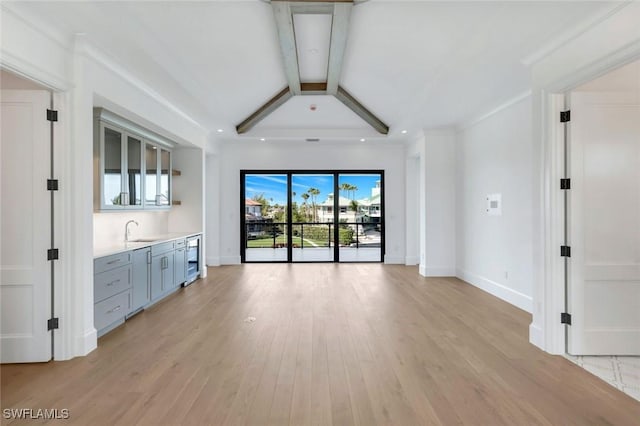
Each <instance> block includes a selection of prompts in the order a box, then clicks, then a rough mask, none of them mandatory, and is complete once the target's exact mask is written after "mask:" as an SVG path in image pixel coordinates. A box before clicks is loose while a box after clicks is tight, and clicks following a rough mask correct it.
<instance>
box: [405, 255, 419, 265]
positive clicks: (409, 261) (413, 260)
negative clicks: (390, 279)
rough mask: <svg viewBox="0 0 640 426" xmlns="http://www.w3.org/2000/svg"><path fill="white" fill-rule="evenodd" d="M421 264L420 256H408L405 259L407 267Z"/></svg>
mask: <svg viewBox="0 0 640 426" xmlns="http://www.w3.org/2000/svg"><path fill="white" fill-rule="evenodd" d="M419 263H420V257H419V256H407V257H405V258H404V264H405V265H406V266H415V265H417V264H419Z"/></svg>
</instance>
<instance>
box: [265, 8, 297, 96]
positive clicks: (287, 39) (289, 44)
mask: <svg viewBox="0 0 640 426" xmlns="http://www.w3.org/2000/svg"><path fill="white" fill-rule="evenodd" d="M271 6H272V7H273V15H274V17H275V20H276V28H277V29H278V40H279V41H280V52H281V53H282V62H283V64H284V73H285V75H286V77H287V83H288V84H289V89H290V90H291V92H292V94H294V95H300V94H301V90H300V70H299V67H298V51H297V49H296V35H295V32H294V30H293V15H292V14H291V6H290V2H288V1H274V2H272V3H271Z"/></svg>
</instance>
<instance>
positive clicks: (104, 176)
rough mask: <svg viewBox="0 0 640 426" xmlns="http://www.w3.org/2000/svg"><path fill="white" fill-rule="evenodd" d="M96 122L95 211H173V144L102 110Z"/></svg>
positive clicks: (96, 111)
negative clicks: (152, 209)
mask: <svg viewBox="0 0 640 426" xmlns="http://www.w3.org/2000/svg"><path fill="white" fill-rule="evenodd" d="M94 118H95V122H94V209H95V210H97V211H99V210H118V209H137V210H140V209H148V208H154V209H155V208H159V207H160V208H168V207H170V206H171V151H170V149H168V148H167V146H173V145H172V143H171V142H170V141H167V140H165V139H163V138H162V137H161V136H158V135H155V134H154V133H152V132H150V131H148V130H146V129H143V128H141V127H139V126H137V125H135V124H134V123H131V122H129V121H127V120H125V119H123V118H121V117H118V116H116V115H115V114H112V113H110V112H108V111H105V110H103V109H101V108H96V109H95V110H94Z"/></svg>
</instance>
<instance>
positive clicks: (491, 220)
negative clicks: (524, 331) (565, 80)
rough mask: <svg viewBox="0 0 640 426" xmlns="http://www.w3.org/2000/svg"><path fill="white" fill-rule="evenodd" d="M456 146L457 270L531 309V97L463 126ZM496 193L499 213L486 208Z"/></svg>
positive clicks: (511, 301)
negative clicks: (489, 198) (488, 201)
mask: <svg viewBox="0 0 640 426" xmlns="http://www.w3.org/2000/svg"><path fill="white" fill-rule="evenodd" d="M456 151H457V152H456V167H455V168H456V172H457V175H456V181H457V184H456V186H457V203H456V205H457V211H456V225H457V244H456V246H457V250H456V257H457V264H456V275H457V276H458V277H459V278H460V279H463V280H464V281H467V282H469V283H470V284H472V285H474V286H476V287H479V288H481V289H483V290H485V291H487V292H489V293H491V294H493V295H494V296H497V297H499V298H501V299H503V300H505V301H507V302H509V303H511V304H513V305H515V306H518V307H519V308H521V309H523V310H525V311H527V312H531V310H532V301H531V300H532V294H533V279H532V274H533V254H532V244H531V241H532V223H533V221H532V215H533V212H532V198H533V196H532V190H533V181H532V175H533V163H532V161H531V154H532V152H531V151H532V146H531V97H530V96H527V97H526V98H524V99H520V100H517V101H516V102H515V103H513V104H511V105H508V106H505V107H504V108H502V109H500V110H498V111H496V112H494V113H493V114H491V115H489V116H486V117H485V118H483V119H481V120H480V121H478V122H476V123H474V124H471V125H469V126H468V127H466V128H464V129H462V130H460V131H459V132H458V134H457V141H456ZM495 193H499V194H501V195H502V215H500V216H491V215H488V213H487V199H486V197H487V195H488V194H495Z"/></svg>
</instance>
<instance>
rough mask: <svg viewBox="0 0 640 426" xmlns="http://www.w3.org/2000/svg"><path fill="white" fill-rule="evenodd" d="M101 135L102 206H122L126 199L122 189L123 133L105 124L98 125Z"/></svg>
mask: <svg viewBox="0 0 640 426" xmlns="http://www.w3.org/2000/svg"><path fill="white" fill-rule="evenodd" d="M100 129H101V131H102V135H103V143H102V155H101V159H100V162H101V174H100V179H101V180H102V201H101V204H102V208H107V209H109V208H122V206H124V202H125V201H126V200H125V199H124V198H125V193H124V190H123V174H122V170H123V169H122V162H123V155H122V154H123V153H122V145H123V143H124V133H123V132H122V131H120V130H117V129H115V128H110V127H107V126H105V125H102V126H100Z"/></svg>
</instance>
